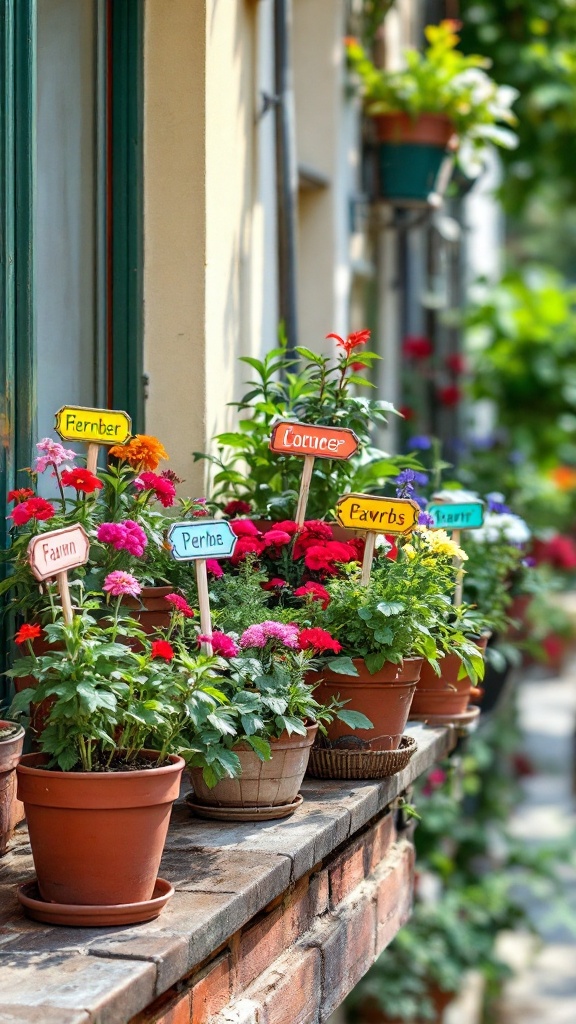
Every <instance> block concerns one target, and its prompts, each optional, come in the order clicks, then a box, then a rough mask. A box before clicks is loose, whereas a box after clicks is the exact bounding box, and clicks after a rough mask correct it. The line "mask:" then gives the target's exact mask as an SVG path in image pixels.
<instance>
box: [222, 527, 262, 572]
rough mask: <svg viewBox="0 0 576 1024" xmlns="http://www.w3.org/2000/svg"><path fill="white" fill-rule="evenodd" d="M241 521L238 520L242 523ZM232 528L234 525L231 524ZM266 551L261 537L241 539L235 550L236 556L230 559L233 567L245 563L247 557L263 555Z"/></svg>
mask: <svg viewBox="0 0 576 1024" xmlns="http://www.w3.org/2000/svg"><path fill="white" fill-rule="evenodd" d="M240 521H241V520H237V522H240ZM230 525H231V526H233V525H234V524H233V523H231V524H230ZM263 551H264V542H263V541H262V540H261V539H260V538H259V537H239V538H238V540H237V542H236V547H235V548H234V554H233V555H232V558H231V559H230V561H231V563H232V565H238V563H239V562H243V561H244V559H245V558H246V556H247V555H256V556H258V555H261V554H262V552H263Z"/></svg>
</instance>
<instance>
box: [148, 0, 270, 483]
mask: <svg viewBox="0 0 576 1024" xmlns="http://www.w3.org/2000/svg"><path fill="white" fill-rule="evenodd" d="M266 8H267V9H266ZM270 11H271V8H270V0H260V2H258V0H146V3H145V29H144V83H145V87H144V353H145V370H146V372H147V373H148V374H149V377H150V386H149V398H148V402H147V407H146V429H147V431H148V432H150V433H155V434H157V435H158V436H159V437H161V439H162V440H163V442H164V443H165V445H166V448H167V449H168V451H169V453H170V455H171V464H172V466H173V468H174V469H175V470H176V472H177V473H179V475H180V476H183V477H185V478H186V484H185V485H183V487H182V488H181V490H182V491H185V492H186V493H194V494H202V493H204V491H205V479H204V477H205V471H206V468H207V467H206V464H204V463H199V464H198V463H197V464H195V463H194V461H193V455H192V453H193V451H194V450H203V451H205V450H206V449H207V447H208V446H209V442H210V438H211V437H212V435H213V434H214V433H216V432H217V431H218V430H222V429H225V428H226V427H228V426H229V425H230V424H231V422H232V421H233V417H234V413H233V411H232V410H231V409H229V408H227V403H228V402H231V401H233V400H235V399H237V398H238V397H239V396H240V394H241V392H242V387H241V383H242V379H244V377H245V370H244V369H242V368H241V367H240V365H239V363H238V356H239V355H241V354H259V353H260V351H261V350H262V347H263V333H264V326H263V325H264V323H265V321H266V320H267V323H268V325H269V323H270V308H269V307H270V302H274V295H275V275H276V271H275V262H274V260H275V257H274V253H272V254H271V253H269V252H267V250H266V246H267V245H268V246H269V245H270V241H269V238H268V236H269V234H270V233H269V232H268V234H267V231H266V226H267V224H268V220H267V219H268V218H269V217H270V216H271V215H272V212H273V211H272V209H271V199H270V185H269V184H268V192H267V193H266V191H265V190H264V191H263V186H262V182H261V181H260V178H261V177H262V174H261V173H260V172H259V166H260V165H261V164H262V146H263V145H267V146H268V149H269V148H270V132H269V127H270V126H269V125H268V126H267V136H266V138H265V137H264V133H263V132H262V131H261V130H260V128H259V127H258V126H257V124H256V106H257V102H258V81H257V78H258V75H259V73H260V72H259V68H260V65H261V61H259V59H258V58H259V52H258V47H259V46H260V47H262V46H263V45H265V44H266V39H264V40H263V39H262V29H264V30H265V31H266V30H267V28H266V26H267V25H268V26H270V25H271V20H270V18H269V15H270ZM266 19H267V20H266ZM268 163H269V161H268ZM272 199H273V195H272ZM271 282H272V287H270V285H271ZM272 293H274V294H272ZM271 295H272V298H271V297H270V296H271ZM266 310H268V312H267V314H266ZM265 314H266V315H265ZM273 342H274V338H272V339H271V341H270V344H272V343H273ZM270 344H268V345H267V346H265V347H270Z"/></svg>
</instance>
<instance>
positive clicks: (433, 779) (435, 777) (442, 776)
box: [422, 768, 447, 796]
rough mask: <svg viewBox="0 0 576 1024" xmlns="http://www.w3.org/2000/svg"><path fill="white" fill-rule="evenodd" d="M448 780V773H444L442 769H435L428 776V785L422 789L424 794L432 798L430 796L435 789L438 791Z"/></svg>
mask: <svg viewBox="0 0 576 1024" xmlns="http://www.w3.org/2000/svg"><path fill="white" fill-rule="evenodd" d="M446 779H447V775H446V772H445V771H443V770H442V768H433V769H432V771H431V772H430V774H429V775H428V778H427V779H426V784H425V785H424V786H423V787H422V792H423V793H424V794H425V795H426V796H430V794H431V793H433V792H434V790H435V789H438V787H439V786H443V785H444V783H445V782H446Z"/></svg>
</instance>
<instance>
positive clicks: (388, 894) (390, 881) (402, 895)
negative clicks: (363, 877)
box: [376, 842, 414, 955]
mask: <svg viewBox="0 0 576 1024" xmlns="http://www.w3.org/2000/svg"><path fill="white" fill-rule="evenodd" d="M413 892H414V849H413V847H412V846H411V844H410V843H407V842H402V843H399V844H398V848H397V852H396V855H395V858H394V861H393V863H392V864H391V866H390V867H388V866H386V867H383V868H382V869H381V877H380V878H379V879H378V897H377V910H376V915H377V928H376V955H378V954H379V953H381V952H382V950H383V949H385V948H386V946H387V945H388V943H389V942H391V941H392V939H393V938H394V936H395V935H396V933H397V932H398V931H399V929H400V928H401V927H402V925H403V924H405V923H406V921H407V920H408V918H409V917H410V912H411V909H412V898H413Z"/></svg>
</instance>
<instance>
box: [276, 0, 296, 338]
mask: <svg viewBox="0 0 576 1024" xmlns="http://www.w3.org/2000/svg"><path fill="white" fill-rule="evenodd" d="M291 28H292V0H275V4H274V54H275V70H274V76H275V90H276V182H277V215H278V303H279V312H280V319H281V321H282V322H283V324H284V329H285V331H286V337H287V339H288V349H289V350H290V349H294V348H295V346H296V345H297V344H298V295H297V202H298V169H297V160H296V128H295V114H294V92H293V86H292V66H291V59H290V43H291Z"/></svg>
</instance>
